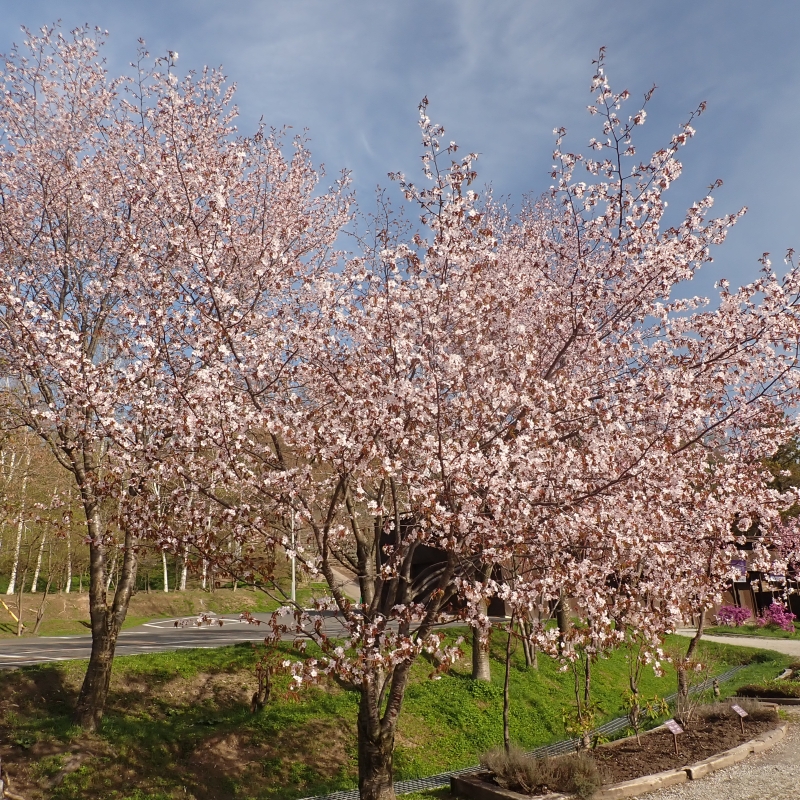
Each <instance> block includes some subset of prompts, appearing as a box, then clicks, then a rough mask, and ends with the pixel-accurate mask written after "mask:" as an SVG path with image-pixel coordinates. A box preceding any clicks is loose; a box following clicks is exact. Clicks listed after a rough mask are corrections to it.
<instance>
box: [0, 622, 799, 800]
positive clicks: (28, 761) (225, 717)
mask: <svg viewBox="0 0 800 800" xmlns="http://www.w3.org/2000/svg"><path fill="white" fill-rule="evenodd" d="M681 644H682V646H685V640H683V641H682V642H681ZM706 647H707V650H708V651H710V652H713V653H714V654H715V658H716V659H717V663H718V669H719V670H722V669H724V668H726V667H727V665H729V664H732V663H743V662H750V663H749V666H747V667H746V669H745V670H744V671H743V673H742V674H741V675H740V676H739V677H737V681H736V683H735V684H728V685H724V686H723V689H724V690H725V691H726V692H728V693H730V692H732V691H733V690H734V688H735V686H736V685H739V684H741V683H753V682H757V681H759V680H762V679H764V678H767V677H773V676H774V675H775V674H776V673H777V672H778V671H779V670H780V669H781V668H782V667H783V665H784V664H785V663H787V662H788V661H789V660H790V659H788V658H786V657H783V656H780V655H778V654H775V653H768V652H760V651H751V650H747V649H744V648H730V647H728V648H726V647H721V646H719V645H706ZM287 649H288V645H287ZM255 659H256V653H255V652H254V650H253V648H252V647H251V646H250V645H241V646H235V647H227V648H220V649H217V650H194V651H181V652H179V653H165V654H157V655H148V656H129V657H124V658H119V659H117V660H116V662H115V667H114V676H113V681H112V687H111V696H110V700H109V705H108V710H107V714H106V719H105V721H104V724H103V727H102V729H101V731H100V732H99V733H98V734H96V735H93V736H88V735H86V734H83V733H81V732H80V731H79V730H76V729H75V728H74V727H72V725H71V722H70V711H71V706H72V703H73V701H74V698H75V694H76V691H77V687H78V686H79V683H80V680H81V678H82V675H83V668H84V664H83V663H81V662H65V663H60V664H53V665H46V666H39V667H34V668H25V669H20V670H16V671H12V672H5V673H2V674H0V698H2V699H0V719H1V720H2V735H3V736H2V746H1V747H0V753H1V754H2V757H3V763H4V765H6V766H7V768H8V770H9V772H10V773H11V776H12V780H13V781H14V782H15V788H16V790H17V791H19V792H20V793H22V794H24V795H25V797H26V798H29V800H36V798H44V797H47V798H53V800H78V798H81V799H82V800H83V799H84V798H108V800H123V798H124V800H144V798H152V799H153V800H167V798H170V799H172V798H183V799H184V800H185V798H188V797H195V798H197V799H198V800H217V798H254V799H255V798H258V799H259V800H290V799H291V798H297V797H304V796H307V795H312V794H316V793H321V792H325V791H333V790H336V789H341V788H349V787H352V786H353V785H354V783H355V780H356V762H355V713H356V707H357V696H356V695H355V694H354V693H351V692H346V691H343V690H342V689H340V688H338V687H337V686H335V685H334V684H328V685H326V686H324V687H321V688H316V689H310V690H307V691H305V692H303V693H302V694H301V695H300V696H295V697H292V696H287V694H286V689H287V681H286V679H285V678H279V679H278V680H277V687H276V697H275V700H274V701H273V702H271V703H269V704H268V706H267V707H266V708H265V709H264V711H263V712H261V713H259V714H255V715H253V714H251V713H250V711H249V707H248V706H249V699H250V695H251V694H252V692H253V690H254V688H255V680H254V678H253V674H252V668H253V665H254V663H255ZM492 659H493V663H492V669H493V680H492V682H491V683H490V684H478V683H475V682H473V681H472V680H471V679H470V678H469V663H470V661H469V652H467V654H466V658H465V659H464V660H463V661H462V662H461V663H460V664H459V665H458V666H457V667H456V669H454V670H453V671H452V672H451V673H450V674H448V675H445V676H443V677H442V678H441V680H438V681H430V680H428V679H427V675H428V674H429V672H430V669H431V665H430V664H429V663H427V662H425V661H420V662H419V663H418V664H417V665H416V666H415V668H414V674H413V681H412V684H411V686H410V687H409V690H408V693H407V697H406V702H405V705H404V709H403V713H402V716H401V722H400V730H399V734H398V737H397V752H396V757H395V767H396V777H397V778H398V779H402V778H408V777H417V776H422V775H429V774H434V773H437V772H441V771H445V770H448V769H453V768H456V767H460V766H469V765H471V764H473V763H475V762H476V760H477V758H478V755H479V753H480V752H481V751H482V750H484V749H486V748H488V747H491V746H493V745H496V744H498V743H499V742H501V741H502V720H501V713H502V688H501V687H502V643H501V642H500V639H499V637H497V640H496V642H495V643H494V646H493V648H492ZM626 674H627V671H626V665H625V657H624V654H623V653H621V652H617V653H614V654H612V655H611V656H610V657H609V658H607V659H603V660H601V661H600V662H598V664H597V665H596V668H595V671H594V679H593V684H594V686H595V687H596V692H595V699H596V700H597V702H598V703H599V705H600V707H601V711H602V717H603V719H607V718H611V717H615V716H618V715H620V714H622V713H623V708H622V693H623V691H624V689H625V686H626ZM674 684H675V680H674V674H671V673H670V672H668V674H667V675H666V676H665V677H663V678H656V677H655V676H654V675H652V673H651V674H649V675H648V676H647V678H646V679H645V685H644V687H643V691H644V692H645V693H647V694H653V693H658V694H659V695H662V696H663V695H666V694H669V693H670V692H672V691H673V690H674ZM571 690H572V685H571V675H570V674H569V673H565V672H561V671H560V670H559V668H558V665H557V664H556V663H554V662H553V661H552V660H550V659H548V658H540V668H539V669H538V670H526V669H525V668H524V662H523V660H522V654H521V653H519V652H518V653H516V654H515V657H514V666H513V669H512V672H511V696H512V707H511V734H512V738H513V739H514V740H515V741H517V742H518V743H519V744H521V745H522V746H524V747H535V746H537V745H541V744H546V743H548V742H552V741H556V740H559V739H562V738H564V728H563V722H562V714H563V711H564V709H565V708H567V707H568V706H569V704H570V698H571ZM70 765H71V766H73V767H77V768H76V769H75V770H74V771H72V772H71V773H70V774H69V775H67V776H66V777H63V774H62V770H63V768H64V767H65V766H70ZM59 778H63V780H61V781H60V783H59V784H58V785H51V786H47V784H48V783H53V782H54V781H55V780H57V779H59Z"/></svg>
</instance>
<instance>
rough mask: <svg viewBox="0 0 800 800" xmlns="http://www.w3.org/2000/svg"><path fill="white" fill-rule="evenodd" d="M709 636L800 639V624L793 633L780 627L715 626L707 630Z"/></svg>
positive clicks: (795, 624)
mask: <svg viewBox="0 0 800 800" xmlns="http://www.w3.org/2000/svg"><path fill="white" fill-rule="evenodd" d="M705 632H706V633H707V634H708V635H709V636H758V637H759V638H762V639H800V623H797V622H795V623H794V630H793V631H785V630H782V629H781V628H778V627H768V628H762V627H761V626H759V625H739V626H738V627H735V626H731V625H714V626H712V627H710V628H706V631H705Z"/></svg>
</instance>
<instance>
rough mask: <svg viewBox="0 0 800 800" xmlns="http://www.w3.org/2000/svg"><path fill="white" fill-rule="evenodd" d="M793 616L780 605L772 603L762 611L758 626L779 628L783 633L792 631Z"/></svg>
mask: <svg viewBox="0 0 800 800" xmlns="http://www.w3.org/2000/svg"><path fill="white" fill-rule="evenodd" d="M794 619H795V617H794V614H792V612H791V611H789V609H788V608H786V607H785V606H784V605H783V604H781V603H776V602H774V601H773V602H772V605H770V606H769V607H768V608H766V609H764V611H763V613H762V614H761V617H760V618H759V620H758V624H759V625H761V626H762V627H765V628H781V629H782V630H784V631H793V630H794Z"/></svg>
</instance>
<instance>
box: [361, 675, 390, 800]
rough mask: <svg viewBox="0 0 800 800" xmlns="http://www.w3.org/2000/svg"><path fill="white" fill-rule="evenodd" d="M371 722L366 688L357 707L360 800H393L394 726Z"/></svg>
mask: <svg viewBox="0 0 800 800" xmlns="http://www.w3.org/2000/svg"><path fill="white" fill-rule="evenodd" d="M375 728H376V726H375V725H374V724H373V720H372V718H371V715H370V712H369V698H368V696H367V691H366V690H362V692H361V702H360V704H359V708H358V791H359V796H360V798H361V800H395V793H394V783H393V780H392V767H393V757H394V726H390V730H389V731H387V730H385V728H384V726H383V725H378V726H377V730H376V729H375Z"/></svg>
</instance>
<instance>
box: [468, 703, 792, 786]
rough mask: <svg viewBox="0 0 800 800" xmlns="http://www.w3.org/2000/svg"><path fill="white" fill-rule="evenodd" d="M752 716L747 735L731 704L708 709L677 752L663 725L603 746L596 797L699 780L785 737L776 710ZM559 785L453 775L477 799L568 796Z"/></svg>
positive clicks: (596, 756)
mask: <svg viewBox="0 0 800 800" xmlns="http://www.w3.org/2000/svg"><path fill="white" fill-rule="evenodd" d="M753 716H758V717H760V718H758V719H753V718H752V717H748V718H747V721H746V722H745V732H744V734H742V730H741V725H740V722H739V717H738V716H737V715H735V714H734V713H733V712H732V711H731V709H730V707H729V706H727V705H720V706H719V707H718V711H717V713H714V712H713V711H710V712H706V714H705V715H704V718H702V719H697V720H696V721H695V722H694V723H693V724H692V725H691V726H687V729H686V731H685V732H684V733H682V734H680V735H679V736H678V754H676V753H675V740H674V738H673V735H672V734H671V733H670V732H669V731H668V730H666V728H663V727H662V728H658V729H656V730H654V731H651V732H649V733H648V734H646V735H643V736H642V737H641V740H640V741H637V740H636V738H635V737H630V738H628V739H623V740H620V741H618V742H612V743H610V744H608V745H603V746H601V747H599V748H597V749H596V750H594V751H593V752H592V756H593V757H594V759H595V762H596V763H597V766H598V769H599V770H600V773H601V775H602V778H603V788H601V789H600V790H599V791H598V792H597V793H596V794H595V795H593V796H594V797H595V798H597V800H614V798H623V797H632V796H635V795H639V794H643V793H645V792H649V791H653V790H655V789H660V788H664V787H665V786H671V785H673V784H676V783H681V782H683V781H686V780H688V779H696V778H699V777H702V776H703V775H705V774H707V773H709V772H712V771H713V770H715V769H720V768H722V767H725V766H729V765H730V764H733V763H736V762H737V761H741V760H742V759H744V758H745V757H747V755H749V754H750V753H751V752H760V751H761V750H762V749H766V747H768V746H770V745H771V743H772V742H773V741H777V740H778V739H779V738H780V737H781V736H782V735H783V732H784V730H785V725H784V726H780V727H776V726H777V723H778V718H777V714H776V713H775V711H774V710H769V711H767V709H763V710H762V712H761V713H759V714H757V715H756V714H754V715H753ZM688 765H691V766H688ZM559 788H560V787H557V786H549V787H546V789H545V790H543V791H540V792H539V794H535V793H534V794H533V795H529V794H524V793H521V792H518V791H514V790H513V789H512V788H504V787H502V786H499V785H498V783H497V782H496V780H495V778H494V776H493V775H492V774H491V773H489V772H487V771H483V772H476V773H472V774H471V775H467V776H459V777H454V778H453V779H452V790H453V793H454V794H457V795H459V796H462V797H467V798H473V800H518V799H519V800H521V799H522V798H526V797H531V796H535V797H538V798H548V800H556V799H557V798H561V797H566V796H567V795H565V794H562V793H559V791H558V790H559ZM554 790H555V791H554Z"/></svg>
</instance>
